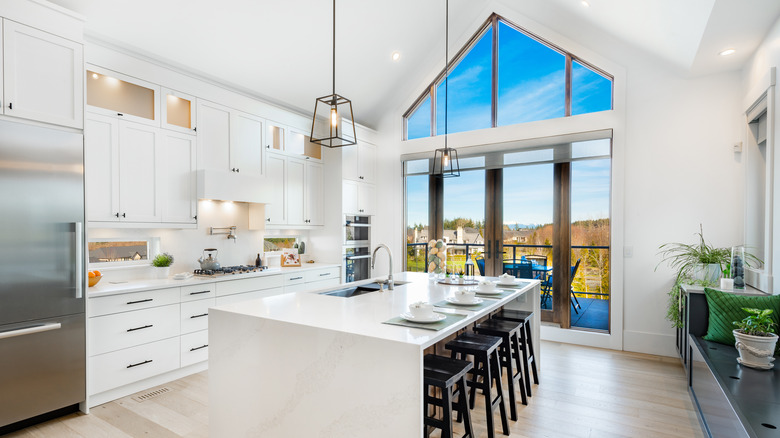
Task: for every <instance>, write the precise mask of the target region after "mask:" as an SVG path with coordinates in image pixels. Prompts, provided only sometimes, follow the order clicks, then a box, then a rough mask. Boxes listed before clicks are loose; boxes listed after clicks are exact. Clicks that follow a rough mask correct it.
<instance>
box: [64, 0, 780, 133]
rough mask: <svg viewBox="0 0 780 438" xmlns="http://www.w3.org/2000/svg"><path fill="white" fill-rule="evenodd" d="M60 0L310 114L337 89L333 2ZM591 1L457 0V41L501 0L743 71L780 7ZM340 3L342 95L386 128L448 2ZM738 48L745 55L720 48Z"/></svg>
mask: <svg viewBox="0 0 780 438" xmlns="http://www.w3.org/2000/svg"><path fill="white" fill-rule="evenodd" d="M51 1H52V2H53V3H56V4H58V5H60V6H63V7H66V8H68V9H71V10H73V11H75V12H78V13H81V14H83V15H84V16H85V17H86V19H87V23H86V30H87V34H88V35H89V36H92V37H94V38H97V39H102V40H105V41H108V42H111V43H114V44H117V45H121V46H124V47H127V48H128V49H130V50H134V51H136V52H139V53H142V54H145V55H147V56H149V57H152V58H156V59H159V60H162V61H165V62H167V63H170V64H172V65H176V66H180V67H183V68H186V69H189V70H191V71H194V72H197V73H199V74H201V75H203V76H206V77H210V78H212V79H217V80H219V81H221V82H223V83H225V84H227V85H230V86H232V87H236V88H239V89H242V90H244V91H247V92H249V93H252V94H254V95H257V96H260V97H263V98H266V99H268V100H270V101H272V102H276V103H279V104H281V105H284V106H286V107H289V108H291V109H295V110H298V111H301V112H304V113H310V112H311V111H312V110H313V108H314V99H315V98H317V97H319V96H323V95H326V94H330V92H331V19H332V18H331V8H332V2H331V1H330V0H285V1H278V0H276V1H274V0H221V1H218V2H217V1H213V0H165V1H160V0H134V1H132V2H128V1H120V0H51ZM588 2H589V4H590V6H589V7H584V6H583V5H582V3H581V0H523V1H511V0H484V1H474V0H451V1H450V42H451V44H452V43H453V41H463V40H465V37H467V36H468V35H470V34H472V33H473V32H474V31H475V30H476V26H478V25H479V23H481V22H482V21H483V20H484V19H486V18H487V16H488V15H489V14H490V12H492V11H493V10H494V9H495V8H496V7H499V6H500V8H501V9H504V10H506V9H511V10H514V11H516V12H517V13H518V14H521V15H523V16H526V17H528V18H529V19H531V20H534V21H536V22H539V23H541V24H542V25H544V26H546V27H548V28H549V29H551V30H552V31H555V32H558V33H560V34H562V35H563V36H565V37H566V38H568V39H571V40H577V41H582V40H585V41H587V39H588V38H586V37H587V35H588V34H590V33H593V34H599V35H607V36H609V37H611V38H614V39H616V40H618V41H620V43H621V44H627V45H630V46H632V47H636V48H637V50H638V51H641V52H646V53H647V54H648V56H651V57H656V58H657V59H658V60H659V61H661V62H665V63H667V64H669V65H670V66H673V67H674V68H677V69H679V70H680V72H682V74H690V75H700V74H712V73H717V72H721V71H728V70H736V69H739V68H741V66H742V65H743V64H744V62H745V61H746V60H747V59H748V57H749V56H750V55H751V54H752V53H753V51H754V50H755V48H756V47H757V45H758V43H759V42H760V41H761V40H762V38H763V37H764V35H765V34H766V32H767V31H768V30H769V28H770V27H771V26H772V24H773V23H774V22H775V20H777V18H778V16H779V15H780V1H777V0H740V1H735V0H682V1H681V0H652V1H641V0H631V1H626V0H588ZM337 8H338V9H337V17H336V20H337V23H336V25H337V30H336V38H337V40H336V92H338V93H339V94H342V95H344V96H346V97H348V98H350V99H352V101H353V106H354V111H355V116H356V118H357V121H358V122H360V123H363V124H365V125H367V126H376V124H377V123H378V122H379V120H380V119H381V118H382V116H383V115H385V114H386V113H387V112H389V111H393V110H395V109H397V108H398V106H399V105H403V104H405V103H406V102H407V101H408V100H409V96H410V95H416V94H418V93H419V92H420V91H421V90H420V89H419V88H420V86H421V84H422V83H424V81H425V80H426V79H430V77H431V76H432V74H433V73H435V72H438V71H439V70H441V68H442V67H443V61H444V55H443V52H444V1H443V0H393V1H385V2H379V1H366V0H339V1H338V2H337ZM602 40H603V38H602ZM727 47H734V48H736V49H737V54H735V55H732V56H731V57H727V58H724V57H720V56H718V52H720V51H721V50H723V49H725V48H727ZM456 49H457V47H453V46H452V45H451V49H450V51H451V53H453V52H454V51H455V50H456ZM589 49H590V50H592V51H594V52H597V53H599V52H600V50H601V48H600V47H589ZM605 50H606V48H605ZM393 51H399V52H400V53H401V59H400V61H398V62H393V61H392V60H391V53H392V52H393ZM604 55H605V57H609V54H604ZM614 61H616V62H618V63H619V62H620V60H619V59H616V60H614Z"/></svg>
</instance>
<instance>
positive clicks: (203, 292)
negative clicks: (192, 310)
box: [190, 290, 211, 295]
mask: <svg viewBox="0 0 780 438" xmlns="http://www.w3.org/2000/svg"><path fill="white" fill-rule="evenodd" d="M209 292H211V291H210V290H202V291H200V292H190V295H200V294H207V293H209Z"/></svg>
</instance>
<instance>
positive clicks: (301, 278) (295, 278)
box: [290, 277, 303, 281]
mask: <svg viewBox="0 0 780 438" xmlns="http://www.w3.org/2000/svg"><path fill="white" fill-rule="evenodd" d="M292 280H303V277H292V278H290V281H292Z"/></svg>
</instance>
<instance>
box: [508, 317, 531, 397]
mask: <svg viewBox="0 0 780 438" xmlns="http://www.w3.org/2000/svg"><path fill="white" fill-rule="evenodd" d="M521 331H522V329H521ZM512 349H513V350H514V351H515V355H514V356H515V364H516V365H517V373H518V382H517V384H518V386H519V387H520V388H519V389H520V400H522V403H523V404H524V405H528V397H530V396H531V393H530V392H528V391H527V390H528V388H529V386H530V385H529V384H528V377H523V375H524V374H528V362H524V360H525V350H522V352H523V355H522V358H521V356H520V351H521V348H520V340H519V339H517V336H512ZM526 394H528V396H526Z"/></svg>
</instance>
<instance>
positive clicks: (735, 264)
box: [731, 246, 745, 289]
mask: <svg viewBox="0 0 780 438" xmlns="http://www.w3.org/2000/svg"><path fill="white" fill-rule="evenodd" d="M731 278H733V279H734V289H744V288H745V247H744V246H734V247H732V248H731Z"/></svg>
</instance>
